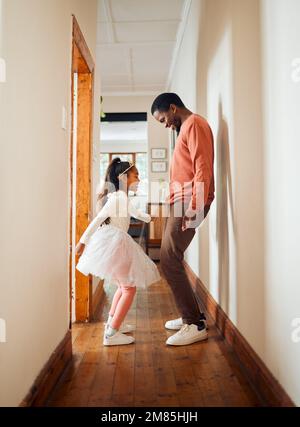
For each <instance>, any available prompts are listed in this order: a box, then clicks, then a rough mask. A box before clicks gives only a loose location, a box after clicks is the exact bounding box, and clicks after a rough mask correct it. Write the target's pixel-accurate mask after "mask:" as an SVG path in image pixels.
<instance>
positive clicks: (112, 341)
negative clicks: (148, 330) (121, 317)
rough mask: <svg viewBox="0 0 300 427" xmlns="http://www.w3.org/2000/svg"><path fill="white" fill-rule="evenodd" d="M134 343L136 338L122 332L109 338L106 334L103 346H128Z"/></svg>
mask: <svg viewBox="0 0 300 427" xmlns="http://www.w3.org/2000/svg"><path fill="white" fill-rule="evenodd" d="M133 342H134V338H133V337H131V336H128V335H125V334H122V332H120V331H117V332H116V333H115V334H113V335H112V336H108V335H106V334H105V331H104V336H103V345H126V344H132V343H133Z"/></svg>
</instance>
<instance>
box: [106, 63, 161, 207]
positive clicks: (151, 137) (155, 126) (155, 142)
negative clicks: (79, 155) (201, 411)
mask: <svg viewBox="0 0 300 427" xmlns="http://www.w3.org/2000/svg"><path fill="white" fill-rule="evenodd" d="M103 60H105V59H104V58H103ZM157 95H159V94H157ZM157 95H156V96H157ZM156 96H105V97H104V100H103V110H104V112H106V113H115V112H117V113H126V112H130V113H132V112H134V113H138V112H144V113H147V121H148V162H149V163H148V171H149V185H150V183H151V181H153V182H157V181H158V180H159V179H164V180H165V181H168V180H169V172H168V170H169V162H168V164H167V172H166V173H156V172H154V173H153V172H151V149H152V148H167V150H169V132H168V130H167V129H165V128H164V127H163V126H162V125H161V124H160V123H158V122H157V121H156V120H155V119H154V118H153V116H152V114H151V106H152V103H153V101H154V99H155V97H156ZM101 150H102V148H101ZM154 185H156V184H154ZM152 188H153V187H152ZM149 194H152V197H153V198H152V200H153V201H154V200H155V199H154V198H155V192H154V191H152V193H151V187H150V188H149Z"/></svg>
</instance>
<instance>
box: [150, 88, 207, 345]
mask: <svg viewBox="0 0 300 427" xmlns="http://www.w3.org/2000/svg"><path fill="white" fill-rule="evenodd" d="M151 113H152V115H153V116H154V118H155V119H156V120H157V121H159V122H160V123H162V124H163V125H164V126H165V127H166V128H171V129H173V130H176V131H177V135H178V137H177V141H176V144H175V149H174V153H173V158H172V162H171V168H170V195H169V198H168V200H167V202H168V203H169V205H170V212H169V214H170V215H169V217H168V218H167V219H166V226H165V231H164V236H163V240H162V246H161V253H160V265H161V268H162V271H163V273H164V275H165V277H166V279H167V281H168V283H169V285H170V287H171V289H172V292H173V294H174V298H175V301H176V305H177V308H178V310H179V313H180V314H181V318H179V319H175V320H170V321H168V322H166V324H165V327H166V328H167V329H172V330H178V332H177V333H175V334H174V335H172V336H170V337H169V338H168V340H167V342H166V344H169V345H187V344H192V343H194V342H197V341H202V340H205V339H207V336H208V335H207V330H206V321H205V316H204V314H203V313H201V311H200V309H199V306H198V303H197V300H196V297H195V294H194V291H193V289H192V286H191V283H190V282H189V280H188V277H187V274H186V272H185V269H184V265H183V259H184V252H185V250H186V249H187V247H188V246H189V244H190V243H191V241H192V239H193V237H194V235H195V228H196V227H197V226H198V225H200V223H201V222H202V221H203V219H204V218H205V217H206V215H207V214H208V211H209V208H210V205H211V203H212V201H213V200H214V191H215V188H214V172H213V163H214V147H213V134H212V131H211V129H210V127H209V125H208V123H207V121H206V120H205V119H204V118H203V117H201V116H199V115H197V114H194V113H193V112H192V111H190V110H188V109H187V108H186V107H185V105H184V104H183V102H182V100H181V99H180V98H179V96H178V95H176V94H175V93H163V94H161V95H159V96H158V97H157V98H156V99H155V100H154V102H153V104H152V108H151ZM178 212H179V213H180V214H178Z"/></svg>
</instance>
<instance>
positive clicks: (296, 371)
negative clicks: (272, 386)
mask: <svg viewBox="0 0 300 427" xmlns="http://www.w3.org/2000/svg"><path fill="white" fill-rule="evenodd" d="M261 12H262V19H261V22H262V40H263V66H264V87H263V99H264V102H263V106H264V110H263V111H264V118H265V121H264V142H265V143H264V159H265V161H264V167H265V186H264V193H265V249H266V251H265V265H266V276H265V308H264V318H265V322H264V327H265V339H266V358H267V360H268V363H269V366H270V367H271V369H272V371H273V372H274V373H275V375H276V377H277V378H279V380H280V382H281V383H282V384H284V385H286V388H287V390H288V391H289V392H290V394H291V396H292V397H293V398H294V400H295V402H296V403H297V405H300V383H299V378H300V363H299V360H300V342H299V333H298V342H297V343H295V342H293V341H292V339H291V332H292V330H293V328H292V321H293V319H296V318H298V319H299V318H300V288H299V283H300V270H299V260H300V257H299V253H300V227H299V218H300V200H299V197H298V194H299V185H298V183H299V181H300V169H299V158H300V146H299V141H300V122H299V111H300V68H299V64H300V62H299V58H300V26H299V17H300V2H299V1H298V0H286V1H283V0H281V1H280V0H264V1H263V2H262V7H261ZM295 58H298V71H297V67H295V66H293V65H292V63H293V61H294V59H295Z"/></svg>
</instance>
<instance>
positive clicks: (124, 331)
mask: <svg viewBox="0 0 300 427" xmlns="http://www.w3.org/2000/svg"><path fill="white" fill-rule="evenodd" d="M104 325H105V330H106V329H107V328H108V326H109V323H108V322H107V323H104ZM133 331H135V327H134V326H133V325H127V324H126V325H121V326H120V328H119V332H122V334H129V333H130V332H133Z"/></svg>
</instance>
